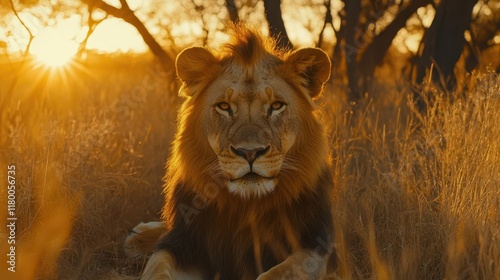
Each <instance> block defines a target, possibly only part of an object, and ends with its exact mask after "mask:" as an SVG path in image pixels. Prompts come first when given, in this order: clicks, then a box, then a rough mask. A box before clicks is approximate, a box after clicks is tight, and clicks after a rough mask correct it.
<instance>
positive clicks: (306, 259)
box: [257, 250, 328, 280]
mask: <svg viewBox="0 0 500 280" xmlns="http://www.w3.org/2000/svg"><path fill="white" fill-rule="evenodd" d="M327 257H328V256H322V255H319V254H318V253H317V252H314V251H312V250H301V251H298V252H296V253H294V254H292V255H291V256H289V257H288V258H287V259H286V260H285V261H283V262H282V263H280V264H278V265H276V266H275V267H273V268H271V269H269V270H268V271H266V272H264V273H263V274H261V275H260V276H259V277H258V278H257V280H271V279H311V280H312V279H315V280H316V279H320V277H321V276H322V275H323V274H324V273H325V269H326V260H327Z"/></svg>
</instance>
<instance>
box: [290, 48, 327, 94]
mask: <svg viewBox="0 0 500 280" xmlns="http://www.w3.org/2000/svg"><path fill="white" fill-rule="evenodd" d="M284 66H285V67H286V72H287V73H286V75H292V76H293V77H289V78H290V79H293V80H294V82H295V83H298V85H299V86H301V87H302V88H304V89H305V90H307V92H308V93H309V96H310V97H311V98H314V97H316V96H317V95H318V94H320V92H321V90H322V89H323V84H324V83H325V82H326V81H328V79H329V78H330V70H331V62H330V59H329V58H328V55H327V54H326V53H325V52H324V51H322V50H321V49H317V48H304V49H299V50H297V51H294V52H292V53H291V54H290V55H289V56H288V57H287V58H286V59H285V65H284Z"/></svg>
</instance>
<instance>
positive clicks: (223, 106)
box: [217, 102, 231, 111]
mask: <svg viewBox="0 0 500 280" xmlns="http://www.w3.org/2000/svg"><path fill="white" fill-rule="evenodd" d="M217 108H219V109H221V110H223V111H229V110H230V109H231V107H230V106H229V104H228V103H226V102H220V103H218V104H217Z"/></svg>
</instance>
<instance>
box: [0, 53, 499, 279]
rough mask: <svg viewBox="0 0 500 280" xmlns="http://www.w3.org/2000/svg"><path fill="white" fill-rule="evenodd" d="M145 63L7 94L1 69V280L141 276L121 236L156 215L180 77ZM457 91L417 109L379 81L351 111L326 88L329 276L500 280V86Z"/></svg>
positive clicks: (23, 83) (26, 83)
mask: <svg viewBox="0 0 500 280" xmlns="http://www.w3.org/2000/svg"><path fill="white" fill-rule="evenodd" d="M144 61H145V60H144V59H143V58H135V59H130V58H127V59H126V60H124V61H120V62H116V61H114V62H110V61H108V60H105V61H104V62H100V63H95V64H93V63H89V65H87V66H86V67H83V68H81V69H82V70H79V72H78V74H75V73H74V72H68V73H67V74H66V75H65V76H66V78H64V79H65V80H64V79H62V78H61V77H60V76H61V75H60V74H51V75H52V76H51V75H49V74H46V75H45V78H43V79H40V81H39V80H37V79H34V81H35V82H30V81H31V80H33V79H32V77H36V75H38V74H36V73H38V72H39V71H40V69H33V70H28V68H29V67H28V68H27V69H25V70H23V71H22V73H23V74H22V76H21V78H20V79H19V84H20V86H19V87H18V88H16V89H15V90H14V94H12V95H10V96H6V95H5V94H4V93H5V92H6V91H7V88H8V87H9V81H10V80H11V79H12V77H13V76H12V75H10V76H9V72H8V71H5V72H4V73H0V74H2V76H1V77H2V78H0V79H1V82H0V92H2V96H1V98H0V101H1V104H2V108H0V110H1V115H0V117H1V119H0V120H1V127H0V141H1V147H0V152H1V153H0V162H1V169H2V170H4V171H2V173H1V175H0V177H1V178H4V177H3V176H5V175H6V171H5V170H6V166H7V165H8V164H15V165H16V168H17V174H16V176H17V206H18V208H17V217H18V229H17V236H16V237H17V244H18V247H17V249H18V267H17V270H18V272H16V274H15V277H14V278H12V275H11V274H8V273H7V272H6V269H4V268H2V269H1V270H0V278H1V279H128V278H131V279H134V276H136V275H138V273H139V272H140V269H141V267H142V265H143V261H144V260H130V259H126V258H125V256H124V255H123V252H122V247H121V244H122V242H123V240H124V238H125V236H126V234H127V229H130V228H132V227H133V226H134V225H135V224H137V223H139V222H140V221H148V220H153V219H158V217H159V215H158V212H159V211H160V208H161V204H162V197H161V193H160V192H161V177H162V175H163V171H164V170H163V166H164V163H165V161H166V159H167V157H168V147H169V141H170V139H171V137H172V133H173V128H174V125H173V122H174V117H175V111H176V110H175V108H176V105H177V102H178V100H177V99H176V98H175V96H176V93H175V88H176V84H175V82H174V81H172V80H169V79H166V81H165V79H162V77H163V76H161V75H159V76H157V74H151V73H157V72H160V74H161V71H159V69H158V68H157V67H156V66H154V65H153V66H152V65H151V64H150V63H147V62H144ZM3 69H7V68H3ZM29 69H31V68H29ZM83 69H92V72H89V71H88V70H83ZM37 71H38V72H37ZM58 76H59V78H57V77H58ZM163 78H164V77H163ZM145 80H147V81H148V82H145ZM151 81H157V83H156V84H154V85H153V84H152V83H151ZM463 84H464V85H465V86H464V87H463V88H464V89H462V90H460V93H461V94H458V93H457V94H456V96H457V97H456V98H455V99H454V102H451V101H448V98H444V96H446V95H444V94H442V93H440V92H439V91H436V90H435V89H433V87H431V86H428V87H427V86H426V87H424V89H423V90H422V94H423V95H424V96H435V98H432V100H431V101H429V108H428V110H427V112H425V113H419V112H417V111H416V110H415V109H414V108H413V106H412V105H411V104H412V102H411V101H407V100H406V98H405V96H408V95H409V94H410V88H409V87H408V86H406V85H403V86H399V87H397V86H393V85H391V84H390V81H383V82H380V84H377V85H375V86H374V88H373V100H372V101H366V102H365V104H361V105H360V106H359V107H357V108H356V109H355V110H354V111H353V114H352V115H351V114H346V113H345V111H346V106H344V105H343V104H345V103H344V102H343V101H342V100H343V95H344V93H343V90H342V89H341V87H339V86H335V85H330V86H329V88H328V90H327V92H326V93H325V96H326V98H325V99H326V101H327V103H326V105H325V108H324V110H325V114H324V115H325V120H326V121H328V122H331V124H332V126H331V127H332V128H331V136H332V137H331V143H332V150H333V156H334V166H333V168H334V172H335V183H336V194H335V202H336V203H335V224H336V246H337V252H338V255H339V268H338V271H337V275H336V276H335V275H332V278H334V279H335V278H336V277H338V278H339V279H366V278H377V279H445V278H446V279H499V277H500V265H499V264H500V240H499V238H500V236H499V234H500V142H498V139H500V126H499V125H498V124H499V123H500V115H499V114H498V113H497V112H499V111H500V78H499V76H498V75H496V74H493V73H488V74H481V75H474V76H472V77H464V78H463ZM141 90H142V91H141ZM144 92H145V93H146V94H142V93H144ZM408 104H409V105H408ZM5 192H6V190H5V188H2V189H1V190H0V194H1V196H0V200H1V201H0V204H1V205H6V203H7V202H6V195H5ZM1 215H2V216H0V219H1V220H2V221H5V217H4V216H5V211H2V212H1ZM1 233H2V234H4V232H3V231H2V232H1ZM1 239H2V240H5V239H4V238H1ZM3 242H4V241H2V243H3ZM2 248H3V245H2ZM4 263H5V262H4ZM2 266H5V265H2Z"/></svg>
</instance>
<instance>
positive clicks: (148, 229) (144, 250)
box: [124, 222, 167, 257]
mask: <svg viewBox="0 0 500 280" xmlns="http://www.w3.org/2000/svg"><path fill="white" fill-rule="evenodd" d="M166 231H167V228H166V226H165V224H164V223H162V222H149V223H140V224H138V225H137V226H135V227H134V229H133V230H132V231H131V232H130V233H129V235H128V236H127V238H125V243H124V250H125V254H126V255H127V256H128V257H135V256H140V255H147V254H148V253H151V252H153V251H154V250H155V249H156V244H157V243H158V240H159V238H160V237H161V236H162V235H163V234H164V233H165V232H166Z"/></svg>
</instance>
